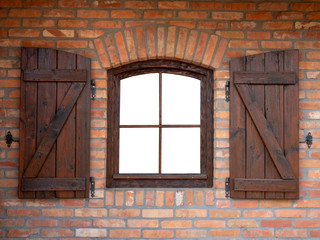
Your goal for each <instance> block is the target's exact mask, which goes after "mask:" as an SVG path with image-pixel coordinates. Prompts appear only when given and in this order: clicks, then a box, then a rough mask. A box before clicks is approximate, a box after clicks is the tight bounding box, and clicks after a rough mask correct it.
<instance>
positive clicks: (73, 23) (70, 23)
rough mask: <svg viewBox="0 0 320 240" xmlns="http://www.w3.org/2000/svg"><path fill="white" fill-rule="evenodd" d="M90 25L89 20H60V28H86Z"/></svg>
mask: <svg viewBox="0 0 320 240" xmlns="http://www.w3.org/2000/svg"><path fill="white" fill-rule="evenodd" d="M87 25H88V21H87V20H59V21H58V26H60V27H68V28H70V27H71V28H85V27H86V26H87Z"/></svg>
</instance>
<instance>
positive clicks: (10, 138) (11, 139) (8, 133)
mask: <svg viewBox="0 0 320 240" xmlns="http://www.w3.org/2000/svg"><path fill="white" fill-rule="evenodd" d="M13 142H19V139H13V137H12V134H11V132H10V131H8V132H7V135H6V144H7V146H8V147H10V146H11V144H12V143H13Z"/></svg>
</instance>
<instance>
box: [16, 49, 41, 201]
mask: <svg viewBox="0 0 320 240" xmlns="http://www.w3.org/2000/svg"><path fill="white" fill-rule="evenodd" d="M37 56H38V51H37V49H36V48H22V49H21V69H23V70H25V69H28V68H37V65H38V58H37ZM36 100H37V84H36V83H26V82H24V80H23V75H21V106H20V164H19V182H21V179H22V176H23V173H24V170H25V169H26V167H27V166H28V164H29V162H30V160H31V158H32V155H33V153H34V151H35V149H36V146H37V142H36V133H37V130H36V114H37V105H36ZM19 197H20V198H34V197H35V192H28V193H25V192H22V190H21V185H19Z"/></svg>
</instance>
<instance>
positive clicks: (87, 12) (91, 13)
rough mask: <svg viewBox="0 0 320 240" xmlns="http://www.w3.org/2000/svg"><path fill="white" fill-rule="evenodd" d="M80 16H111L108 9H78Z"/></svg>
mask: <svg viewBox="0 0 320 240" xmlns="http://www.w3.org/2000/svg"><path fill="white" fill-rule="evenodd" d="M77 16H78V17H79V18H109V12H108V11H106V10H84V9H81V10H78V11H77Z"/></svg>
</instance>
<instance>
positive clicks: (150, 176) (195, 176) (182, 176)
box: [113, 174, 208, 180]
mask: <svg viewBox="0 0 320 240" xmlns="http://www.w3.org/2000/svg"><path fill="white" fill-rule="evenodd" d="M113 178H114V179H131V180H133V179H154V180H156V179H157V180H159V179H180V180H182V179H207V178H208V176H207V174H114V175H113Z"/></svg>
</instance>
